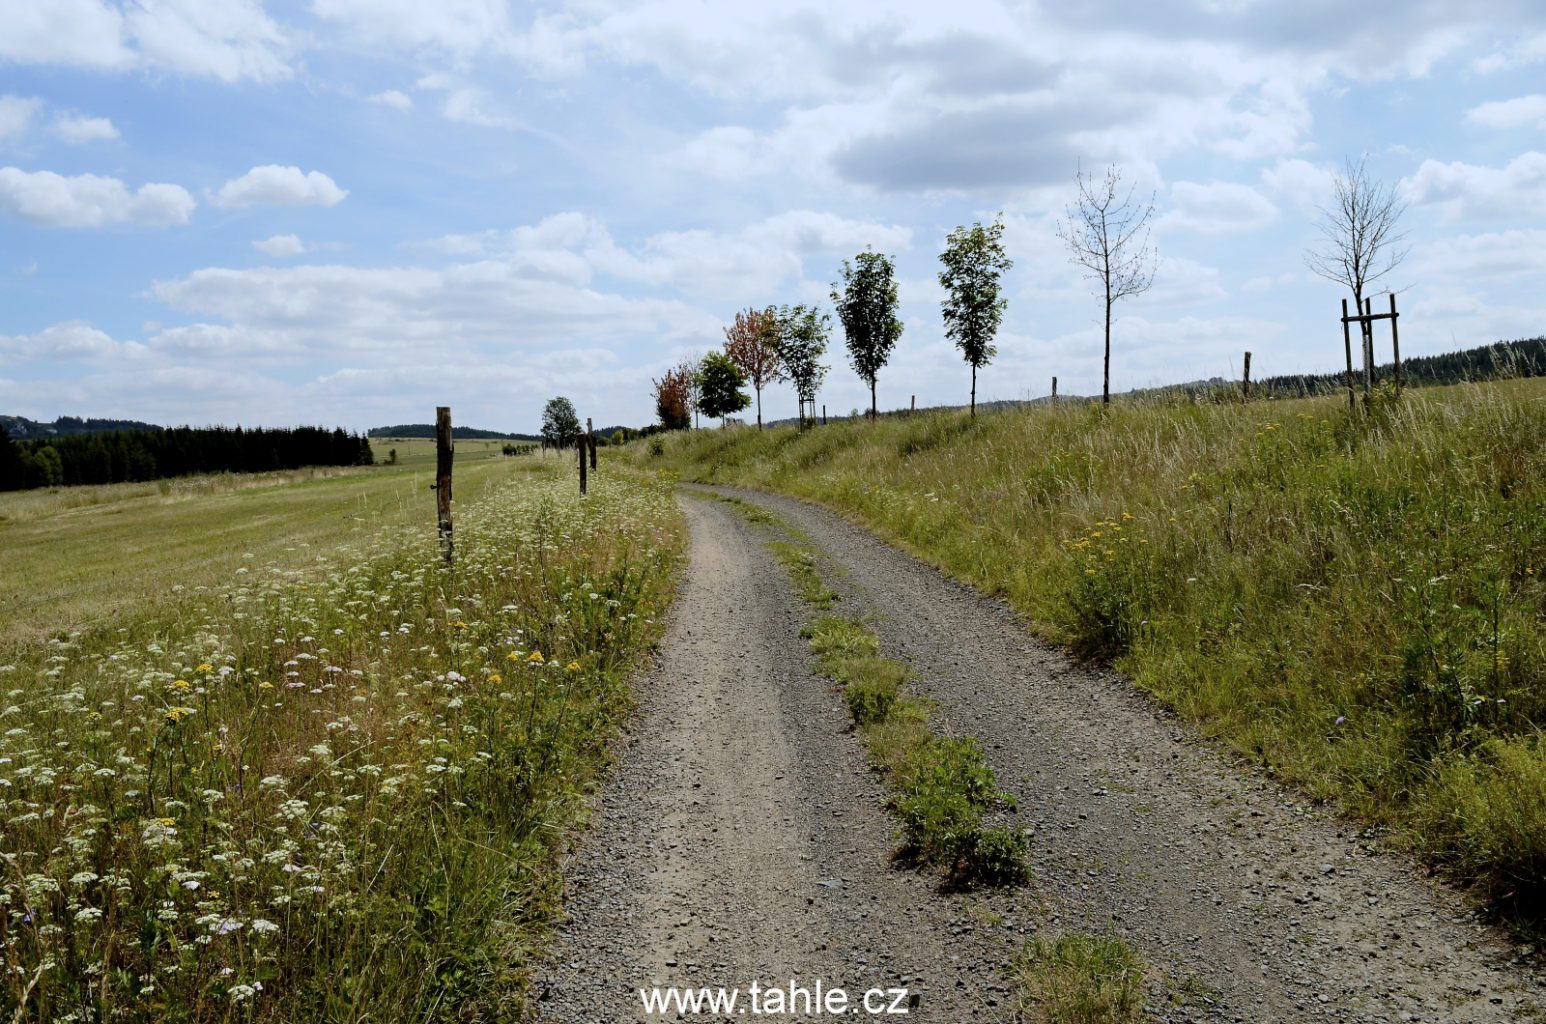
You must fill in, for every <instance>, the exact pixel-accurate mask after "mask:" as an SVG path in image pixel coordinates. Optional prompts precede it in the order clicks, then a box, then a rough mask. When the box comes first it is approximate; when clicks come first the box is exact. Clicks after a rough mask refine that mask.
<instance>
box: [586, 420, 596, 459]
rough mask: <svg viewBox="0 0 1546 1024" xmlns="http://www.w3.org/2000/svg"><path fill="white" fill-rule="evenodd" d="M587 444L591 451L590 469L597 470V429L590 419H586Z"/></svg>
mask: <svg viewBox="0 0 1546 1024" xmlns="http://www.w3.org/2000/svg"><path fill="white" fill-rule="evenodd" d="M585 444H586V447H588V448H589V449H590V468H591V469H592V470H593V471H594V470H595V468H596V428H595V427H592V426H591V422H590V417H589V416H587V417H585Z"/></svg>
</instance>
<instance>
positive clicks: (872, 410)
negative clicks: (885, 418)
mask: <svg viewBox="0 0 1546 1024" xmlns="http://www.w3.org/2000/svg"><path fill="white" fill-rule="evenodd" d="M877 418H878V414H877V412H876V410H875V378H874V377H871V378H870V422H871V423H874V422H875V420H876V419H877Z"/></svg>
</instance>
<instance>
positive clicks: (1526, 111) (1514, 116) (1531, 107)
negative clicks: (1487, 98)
mask: <svg viewBox="0 0 1546 1024" xmlns="http://www.w3.org/2000/svg"><path fill="white" fill-rule="evenodd" d="M1465 119H1466V120H1467V121H1468V122H1470V123H1471V124H1476V125H1481V126H1483V127H1485V128H1525V127H1529V126H1534V127H1536V128H1546V95H1542V94H1541V93H1534V94H1532V95H1530V96H1516V97H1514V98H1513V99H1511V100H1495V101H1493V102H1491V103H1482V104H1480V105H1478V106H1475V107H1472V108H1471V109H1470V110H1467V111H1466V112H1465Z"/></svg>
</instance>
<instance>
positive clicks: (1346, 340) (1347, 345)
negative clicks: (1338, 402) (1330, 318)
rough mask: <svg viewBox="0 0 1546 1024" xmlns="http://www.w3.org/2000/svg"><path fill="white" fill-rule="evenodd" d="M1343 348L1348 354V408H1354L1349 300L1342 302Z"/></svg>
mask: <svg viewBox="0 0 1546 1024" xmlns="http://www.w3.org/2000/svg"><path fill="white" fill-rule="evenodd" d="M1342 348H1343V349H1344V350H1345V351H1346V353H1347V407H1348V408H1349V409H1351V408H1353V406H1354V399H1353V335H1352V329H1351V328H1349V327H1348V326H1347V300H1346V299H1343V300H1342Z"/></svg>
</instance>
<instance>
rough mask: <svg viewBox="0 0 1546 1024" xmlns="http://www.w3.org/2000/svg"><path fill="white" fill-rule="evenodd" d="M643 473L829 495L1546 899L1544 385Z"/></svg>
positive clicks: (824, 432)
mask: <svg viewBox="0 0 1546 1024" xmlns="http://www.w3.org/2000/svg"><path fill="white" fill-rule="evenodd" d="M631 452H632V457H633V458H635V459H636V460H638V461H639V462H640V463H641V464H643V465H655V466H661V467H669V468H671V469H673V470H675V471H676V472H677V473H678V474H679V475H680V476H681V477H682V478H683V479H690V480H697V481H703V482H723V483H733V484H740V485H746V486H752V487H759V488H764V489H769V490H777V491H782V492H785V493H788V494H791V495H794V496H796V497H800V498H805V499H808V500H812V501H815V502H818V503H820V504H823V505H826V506H828V507H830V508H832V509H834V510H836V511H838V512H841V513H842V514H844V515H846V516H848V517H849V518H851V519H853V520H855V521H857V522H860V523H862V524H864V525H865V526H867V527H869V528H870V529H872V530H874V531H875V532H876V533H878V534H879V535H881V536H883V537H885V538H887V539H889V540H891V541H892V542H894V543H896V544H898V545H900V546H902V547H904V548H905V549H907V550H909V551H911V552H912V553H914V554H915V555H917V556H919V557H921V558H923V559H925V560H928V561H931V562H933V563H935V564H937V565H939V566H940V567H941V568H943V569H944V570H945V571H947V572H949V573H951V574H953V575H954V576H956V577H958V578H960V579H962V580H964V581H966V582H969V583H971V584H973V585H975V586H977V587H978V588H980V589H982V590H984V591H987V592H989V593H992V594H995V595H998V596H1000V597H1002V598H1003V599H1005V600H1007V601H1008V602H1010V603H1011V604H1012V605H1013V606H1015V607H1016V608H1017V609H1018V610H1020V611H1021V612H1023V613H1024V614H1025V616H1026V618H1027V621H1028V623H1029V625H1030V626H1031V628H1033V629H1035V630H1037V631H1038V632H1040V633H1041V634H1042V635H1044V636H1045V637H1047V638H1048V639H1050V640H1052V641H1054V642H1057V643H1060V644H1063V645H1066V646H1067V647H1068V648H1069V649H1071V650H1072V651H1073V652H1075V653H1076V654H1078V655H1079V656H1081V657H1085V658H1090V659H1097V660H1101V661H1106V662H1109V663H1111V664H1112V665H1114V666H1116V667H1117V668H1119V669H1121V670H1122V671H1124V672H1125V673H1127V674H1128V675H1129V676H1130V677H1131V678H1132V680H1133V681H1134V682H1135V684H1136V685H1138V686H1139V687H1141V688H1142V689H1144V690H1146V691H1148V692H1149V693H1151V694H1153V695H1154V696H1155V697H1156V698H1158V699H1159V700H1160V701H1162V702H1163V703H1165V704H1166V705H1168V706H1169V707H1171V708H1173V709H1175V710H1176V711H1177V712H1178V713H1180V714H1181V715H1182V716H1184V717H1185V718H1186V719H1187V720H1189V721H1190V722H1192V723H1193V724H1194V725H1195V726H1196V727H1197V728H1198V729H1199V730H1200V731H1201V732H1202V733H1203V734H1205V735H1207V736H1209V737H1211V738H1213V739H1214V740H1215V741H1217V742H1218V743H1220V744H1221V745H1223V746H1225V747H1227V748H1228V749H1231V750H1233V751H1235V752H1237V753H1239V754H1240V755H1243V756H1244V757H1246V758H1249V759H1250V760H1251V761H1253V762H1255V763H1257V764H1259V765H1262V766H1264V767H1265V769H1266V770H1267V771H1268V772H1269V773H1272V774H1275V775H1277V776H1279V777H1281V778H1283V779H1285V780H1287V781H1289V782H1291V783H1292V784H1294V785H1296V786H1298V787H1301V788H1302V789H1303V790H1304V791H1306V792H1308V793H1309V794H1311V795H1312V796H1314V797H1315V798H1318V799H1324V800H1332V801H1335V802H1337V804H1338V805H1339V806H1340V807H1342V808H1343V809H1344V810H1346V811H1347V812H1349V813H1350V814H1352V815H1354V816H1356V817H1358V818H1359V819H1361V820H1362V821H1364V822H1365V823H1367V824H1368V825H1370V826H1372V827H1374V828H1375V829H1376V830H1380V831H1384V832H1385V833H1386V834H1387V835H1388V836H1389V837H1390V838H1391V839H1392V840H1393V841H1395V842H1397V843H1399V844H1402V845H1404V846H1406V847H1408V848H1410V849H1412V850H1414V851H1416V852H1418V853H1420V854H1421V855H1423V856H1424V857H1426V858H1428V859H1429V860H1430V861H1431V862H1434V863H1436V864H1439V865H1442V866H1444V867H1446V868H1447V869H1449V870H1450V871H1451V872H1452V873H1453V875H1454V876H1455V877H1457V878H1459V879H1461V880H1463V881H1466V882H1470V883H1473V884H1474V885H1475V886H1476V887H1477V890H1478V892H1479V894H1480V895H1481V896H1482V897H1483V898H1484V899H1485V900H1487V901H1488V902H1490V903H1491V905H1492V906H1494V907H1495V908H1497V909H1498V910H1500V911H1502V912H1504V913H1505V914H1506V915H1508V916H1509V917H1510V919H1511V920H1512V922H1513V923H1514V924H1515V925H1516V926H1519V927H1521V928H1525V929H1534V928H1538V927H1539V926H1540V908H1541V907H1542V906H1546V743H1543V740H1542V723H1546V685H1543V683H1546V629H1543V628H1542V626H1543V621H1546V584H1543V581H1542V578H1543V576H1546V382H1543V381H1540V380H1527V381H1511V382H1502V383H1496V384H1478V385H1461V386H1456V387H1451V388H1438V389H1431V390H1420V391H1408V392H1406V393H1405V394H1404V395H1401V396H1399V397H1398V396H1395V395H1392V394H1380V395H1377V396H1376V401H1375V402H1374V403H1373V404H1372V405H1371V407H1370V408H1369V409H1368V410H1363V409H1360V410H1359V411H1357V412H1351V411H1349V410H1348V408H1347V406H1346V403H1345V402H1344V401H1342V400H1341V399H1338V398H1326V399H1303V400H1279V401H1269V402H1256V403H1252V404H1241V403H1239V402H1238V401H1231V402H1219V403H1206V404H1199V403H1193V402H1190V401H1151V402H1131V403H1121V402H1119V403H1117V404H1115V405H1114V406H1112V407H1111V408H1110V409H1109V410H1106V411H1104V412H1103V411H1102V410H1101V409H1100V408H1099V407H1098V406H1093V405H1084V404H1082V403H1081V404H1075V403H1071V402H1070V403H1065V404H1064V405H1063V407H1061V408H1049V407H1038V408H1030V409H1017V410H1011V411H1004V412H998V413H994V414H991V415H986V414H985V415H980V416H978V417H976V418H975V419H974V418H971V417H968V416H967V415H966V414H965V413H962V412H956V411H944V412H934V413H927V414H920V415H917V416H915V417H908V416H900V415H899V416H892V417H886V418H883V419H881V420H880V421H878V422H875V423H870V422H865V421H862V420H861V421H850V422H843V423H834V424H832V425H829V426H825V427H819V428H813V429H810V430H807V431H805V432H803V433H802V432H800V431H798V430H796V429H795V428H793V427H782V428H777V429H770V430H766V431H761V432H759V431H756V430H753V429H749V428H734V427H732V428H730V429H723V430H720V429H708V430H700V431H691V432H681V433H678V434H674V435H671V436H670V437H669V439H668V440H667V441H665V442H664V444H663V445H662V446H657V447H656V448H655V450H654V451H653V452H652V450H651V447H650V446H649V445H646V444H637V445H633V446H631Z"/></svg>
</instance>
